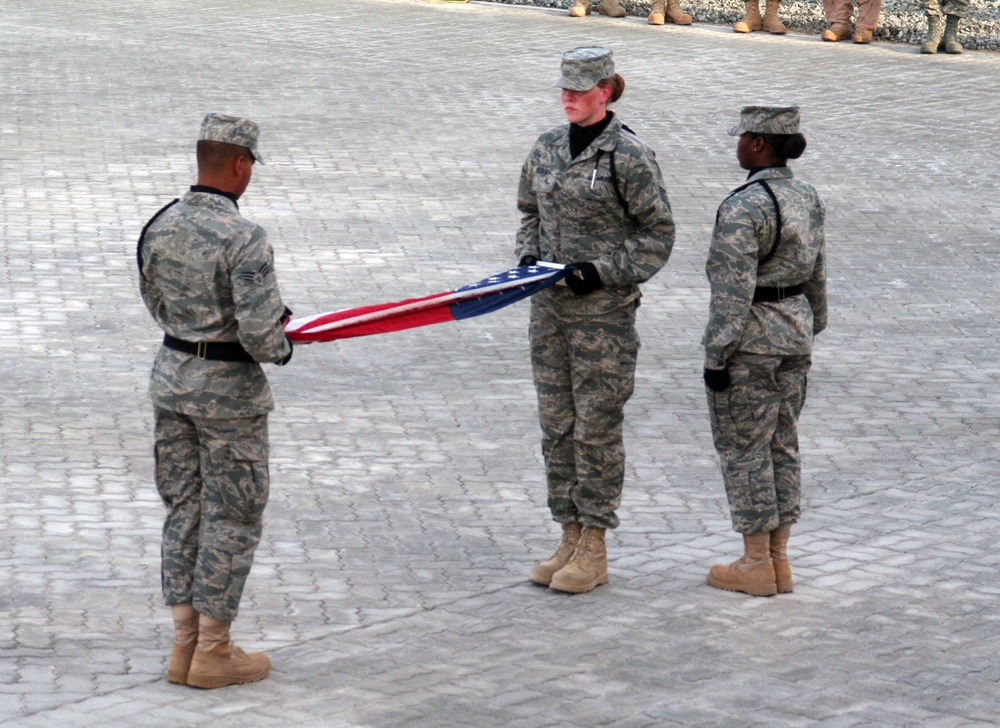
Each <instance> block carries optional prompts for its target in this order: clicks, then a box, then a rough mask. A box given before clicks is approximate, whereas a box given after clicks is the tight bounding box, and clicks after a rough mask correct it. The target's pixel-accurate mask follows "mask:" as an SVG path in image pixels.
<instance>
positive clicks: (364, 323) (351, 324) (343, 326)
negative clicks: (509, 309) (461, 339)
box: [285, 262, 567, 343]
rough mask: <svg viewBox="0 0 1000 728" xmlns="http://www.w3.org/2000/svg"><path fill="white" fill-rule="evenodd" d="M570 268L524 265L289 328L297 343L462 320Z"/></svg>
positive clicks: (524, 293)
mask: <svg viewBox="0 0 1000 728" xmlns="http://www.w3.org/2000/svg"><path fill="white" fill-rule="evenodd" d="M566 272H567V271H566V267H565V266H564V265H562V264H561V263H545V262H540V263H538V264H537V265H530V266H529V265H525V266H521V267H518V268H512V269H511V270H508V271H505V272H503V273H498V274H497V275H494V276H490V277H489V278H485V279H483V280H481V281H479V282H477V283H473V284H471V285H468V286H463V287H462V288H456V289H455V290H454V291H445V292H444V293H435V294H434V295H432V296H424V297H423V298H410V299H407V300H405V301H395V302H393V303H378V304H375V305H372V306H361V307H359V308H349V309H344V310H343V311H332V312H330V313H321V314H317V315H315V316H307V317H305V318H297V319H293V320H292V321H289V322H288V324H287V325H286V326H285V333H286V334H288V337H289V338H290V339H291V340H292V341H293V342H296V343H300V342H312V341H332V340H334V339H348V338H351V337H353V336H370V335H371V334H385V333H388V332H390V331H402V330H403V329H412V328H415V327H417V326H428V325H430V324H438V323H442V322H444V321H460V320H461V319H467V318H472V317H473V316H481V315H482V314H484V313H490V312H491V311H496V310H497V309H500V308H503V307H504V306H509V305H510V304H512V303H514V302H515V301H520V300H521V299H522V298H527V297H528V296H531V295H532V294H535V293H538V291H541V290H542V289H543V288H548V287H549V286H551V285H552V284H554V283H557V282H558V281H560V280H562V279H563V278H565V277H566Z"/></svg>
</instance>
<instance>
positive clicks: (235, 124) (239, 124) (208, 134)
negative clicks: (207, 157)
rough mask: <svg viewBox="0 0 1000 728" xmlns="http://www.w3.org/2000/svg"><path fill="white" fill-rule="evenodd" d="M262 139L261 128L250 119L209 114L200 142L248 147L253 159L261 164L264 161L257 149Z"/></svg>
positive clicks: (203, 121) (202, 128)
mask: <svg viewBox="0 0 1000 728" xmlns="http://www.w3.org/2000/svg"><path fill="white" fill-rule="evenodd" d="M259 137H260V127H258V126H257V125H256V124H255V123H254V122H252V121H250V120H249V119H245V118H243V117H241V116H226V115H225V114H208V115H207V116H205V118H204V119H202V121H201V133H200V134H199V135H198V141H202V140H205V141H211V142H226V143H227V144H235V145H236V146H238V147H246V148H247V149H249V150H250V153H251V154H253V158H254V159H256V160H257V161H258V162H260V163H261V164H264V159H263V158H262V157H261V155H260V151H259V150H258V149H257V139H258V138H259Z"/></svg>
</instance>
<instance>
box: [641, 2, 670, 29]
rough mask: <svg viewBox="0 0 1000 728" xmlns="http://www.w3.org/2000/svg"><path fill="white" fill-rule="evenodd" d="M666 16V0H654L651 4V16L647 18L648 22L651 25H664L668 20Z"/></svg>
mask: <svg viewBox="0 0 1000 728" xmlns="http://www.w3.org/2000/svg"><path fill="white" fill-rule="evenodd" d="M666 17H667V3H666V0H653V2H652V4H651V5H650V6H649V17H648V18H646V22H647V23H649V24H650V25H663V24H664V23H665V22H667V20H666Z"/></svg>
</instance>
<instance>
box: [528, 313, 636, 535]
mask: <svg viewBox="0 0 1000 728" xmlns="http://www.w3.org/2000/svg"><path fill="white" fill-rule="evenodd" d="M530 334H531V364H532V370H533V372H534V379H535V388H536V390H537V392H538V414H539V422H540V424H541V428H542V455H543V456H544V458H545V473H546V480H547V483H548V505H549V510H550V511H551V513H552V518H553V519H554V520H555V521H557V522H559V523H580V524H582V525H584V526H591V527H594V528H617V526H618V516H617V515H616V514H615V510H616V509H617V508H618V506H619V504H620V503H621V495H622V485H623V483H624V480H625V444H624V442H623V440H622V423H623V421H624V419H625V403H626V402H627V401H628V400H629V397H631V396H632V390H633V388H634V384H635V363H636V357H637V355H638V352H639V335H638V333H636V330H635V309H634V308H630V309H627V310H622V311H617V312H614V313H611V314H605V315H602V316H595V317H592V318H588V319H587V320H584V321H572V322H567V321H560V320H559V319H558V317H557V316H556V315H554V314H553V312H551V311H544V310H540V309H538V308H536V307H533V308H532V316H531V330H530Z"/></svg>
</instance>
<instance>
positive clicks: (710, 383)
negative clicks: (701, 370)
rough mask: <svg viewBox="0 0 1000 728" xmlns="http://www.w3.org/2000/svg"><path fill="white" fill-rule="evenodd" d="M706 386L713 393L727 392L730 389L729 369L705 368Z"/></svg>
mask: <svg viewBox="0 0 1000 728" xmlns="http://www.w3.org/2000/svg"><path fill="white" fill-rule="evenodd" d="M705 386H706V387H708V388H709V389H711V390H712V391H713V392H725V391H726V390H727V389H729V368H728V367H727V368H725V369H709V368H708V367H705Z"/></svg>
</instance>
